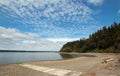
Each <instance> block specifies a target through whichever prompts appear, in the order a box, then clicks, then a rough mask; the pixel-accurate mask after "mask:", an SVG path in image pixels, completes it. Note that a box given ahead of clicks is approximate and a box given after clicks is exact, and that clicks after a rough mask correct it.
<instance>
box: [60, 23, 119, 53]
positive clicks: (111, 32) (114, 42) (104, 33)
mask: <svg viewBox="0 0 120 76" xmlns="http://www.w3.org/2000/svg"><path fill="white" fill-rule="evenodd" d="M60 52H79V53H86V52H99V53H119V52H120V23H116V22H114V23H113V24H112V25H111V26H109V27H106V26H104V27H102V28H101V29H99V30H98V31H96V32H94V33H93V34H91V35H89V38H86V39H85V38H83V39H80V40H77V41H73V42H68V43H66V44H65V45H63V47H62V48H61V50H60Z"/></svg>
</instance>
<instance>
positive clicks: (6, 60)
mask: <svg viewBox="0 0 120 76" xmlns="http://www.w3.org/2000/svg"><path fill="white" fill-rule="evenodd" d="M80 56H84V55H72V54H60V53H59V52H0V65H3V64H10V63H23V62H32V61H42V60H60V59H68V58H75V57H80Z"/></svg>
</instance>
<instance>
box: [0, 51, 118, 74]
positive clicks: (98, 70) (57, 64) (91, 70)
mask: <svg viewBox="0 0 120 76" xmlns="http://www.w3.org/2000/svg"><path fill="white" fill-rule="evenodd" d="M85 54H87V55H88V54H89V55H95V57H77V58H72V59H66V60H54V61H37V62H25V63H20V64H31V65H36V66H45V67H49V68H58V69H65V70H71V71H77V72H84V73H83V75H80V76H107V75H106V73H107V72H108V70H107V72H105V71H103V70H106V68H111V67H112V68H115V67H114V66H115V65H117V64H118V59H119V57H120V55H119V54H118V55H116V54H114V53H110V54H109V53H104V54H103V53H85ZM105 58H113V59H114V61H111V62H108V63H107V64H102V60H103V59H105ZM114 63H115V65H113V64H114ZM21 68H22V69H23V70H24V72H26V73H27V71H30V70H31V69H28V68H24V67H21V66H19V64H8V65H4V66H0V75H2V76H14V75H8V74H6V72H12V73H14V74H16V75H17V76H22V75H23V73H24V72H23V71H22V70H19V72H20V74H19V73H17V71H13V69H15V70H18V69H21ZM25 69H26V70H25ZM32 72H35V73H34V74H35V75H36V71H33V70H31V73H32ZM103 72H104V73H103ZM26 73H25V74H26ZM31 73H30V74H31ZM40 73H42V74H43V72H40ZM101 74H105V75H101ZM40 75H41V74H40ZM26 76H27V75H26ZM43 76H49V74H45V75H43ZM52 76H54V75H52Z"/></svg>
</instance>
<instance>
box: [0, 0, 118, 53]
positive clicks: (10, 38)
mask: <svg viewBox="0 0 120 76" xmlns="http://www.w3.org/2000/svg"><path fill="white" fill-rule="evenodd" d="M119 3H120V0H0V49H1V50H8V49H9V50H38V51H49V50H51V51H58V50H59V49H60V48H61V47H62V46H63V44H65V43H66V42H68V41H74V40H79V39H80V38H87V37H88V36H89V35H90V34H91V33H93V32H95V31H96V30H97V29H100V28H101V27H103V26H109V25H110V24H112V23H113V22H114V21H116V22H120V5H119Z"/></svg>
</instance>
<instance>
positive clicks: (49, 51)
mask: <svg viewBox="0 0 120 76" xmlns="http://www.w3.org/2000/svg"><path fill="white" fill-rule="evenodd" d="M0 52H59V51H27V50H26V51H24V50H0Z"/></svg>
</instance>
